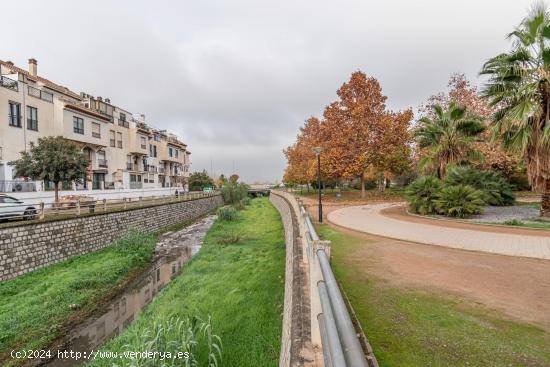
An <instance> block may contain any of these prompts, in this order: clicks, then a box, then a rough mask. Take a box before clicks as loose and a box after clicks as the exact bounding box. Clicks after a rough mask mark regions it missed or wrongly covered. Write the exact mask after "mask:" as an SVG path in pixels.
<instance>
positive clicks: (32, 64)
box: [29, 58, 38, 76]
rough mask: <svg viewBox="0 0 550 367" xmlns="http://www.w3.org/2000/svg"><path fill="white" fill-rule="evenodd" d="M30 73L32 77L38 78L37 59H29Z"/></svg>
mask: <svg viewBox="0 0 550 367" xmlns="http://www.w3.org/2000/svg"><path fill="white" fill-rule="evenodd" d="M29 73H30V74H31V75H32V76H36V75H37V74H38V62H37V61H36V59H32V58H31V59H29Z"/></svg>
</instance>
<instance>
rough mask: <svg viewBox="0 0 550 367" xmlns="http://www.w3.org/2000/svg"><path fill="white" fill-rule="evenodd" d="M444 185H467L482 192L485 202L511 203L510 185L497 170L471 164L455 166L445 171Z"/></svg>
mask: <svg viewBox="0 0 550 367" xmlns="http://www.w3.org/2000/svg"><path fill="white" fill-rule="evenodd" d="M444 184H445V186H457V185H467V186H471V187H473V188H475V189H477V190H481V191H482V192H483V200H484V201H485V203H487V204H489V205H494V206H503V205H512V204H513V203H514V201H515V198H514V193H513V192H512V186H511V185H510V184H509V183H508V181H506V180H505V179H504V178H503V177H502V176H501V175H500V174H499V173H498V172H495V171H481V170H478V169H476V168H474V167H472V166H469V165H467V166H455V167H452V168H450V169H449V170H448V171H447V175H446V176H445V181H444Z"/></svg>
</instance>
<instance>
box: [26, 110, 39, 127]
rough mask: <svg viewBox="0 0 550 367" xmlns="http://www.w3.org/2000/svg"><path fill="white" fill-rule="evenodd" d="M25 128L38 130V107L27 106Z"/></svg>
mask: <svg viewBox="0 0 550 367" xmlns="http://www.w3.org/2000/svg"><path fill="white" fill-rule="evenodd" d="M27 129H29V130H34V131H38V109H37V108H36V107H31V106H27Z"/></svg>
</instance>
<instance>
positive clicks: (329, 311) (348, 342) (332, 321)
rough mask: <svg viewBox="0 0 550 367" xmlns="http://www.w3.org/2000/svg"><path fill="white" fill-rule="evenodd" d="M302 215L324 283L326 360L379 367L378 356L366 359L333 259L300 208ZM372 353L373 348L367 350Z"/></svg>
mask: <svg viewBox="0 0 550 367" xmlns="http://www.w3.org/2000/svg"><path fill="white" fill-rule="evenodd" d="M299 208H300V213H301V214H302V216H303V217H304V220H305V223H306V227H307V233H306V236H305V237H306V241H307V251H308V253H309V256H310V258H313V257H315V258H316V259H317V261H318V265H319V268H320V270H321V274H322V277H323V279H322V280H320V281H319V282H318V283H317V290H318V293H319V300H320V303H321V309H322V313H320V314H319V315H317V320H318V321H319V329H320V333H321V343H322V346H323V358H324V361H325V366H327V367H347V366H349V367H378V362H377V361H376V358H375V357H374V355H373V354H372V355H368V357H366V356H365V352H364V351H363V347H362V346H361V342H360V341H359V339H358V337H357V331H356V330H355V327H354V325H353V322H352V319H351V317H350V314H349V312H348V309H347V307H346V302H345V301H344V297H343V296H342V293H341V292H340V287H339V286H338V282H337V281H336V278H335V277H334V273H333V272H332V268H331V266H330V258H329V255H328V254H327V253H326V251H325V249H324V248H323V247H322V246H318V245H317V246H316V245H315V244H319V243H320V242H321V241H320V239H319V236H318V235H317V232H316V231H315V227H314V226H313V223H312V222H311V218H310V217H309V215H308V213H307V211H306V210H305V208H304V207H303V206H302V205H301V204H300V205H299ZM367 349H369V348H367Z"/></svg>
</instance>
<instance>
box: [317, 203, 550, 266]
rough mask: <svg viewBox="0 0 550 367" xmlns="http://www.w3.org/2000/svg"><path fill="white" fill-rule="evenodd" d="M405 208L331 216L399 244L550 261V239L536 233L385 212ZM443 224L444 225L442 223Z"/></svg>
mask: <svg viewBox="0 0 550 367" xmlns="http://www.w3.org/2000/svg"><path fill="white" fill-rule="evenodd" d="M396 206H403V204H376V205H361V206H352V207H346V208H343V209H338V210H334V211H332V212H330V213H329V214H328V215H327V218H328V220H329V221H330V222H332V223H334V224H336V225H338V226H341V227H345V228H349V229H353V230H356V231H360V232H366V233H371V234H375V235H379V236H384V237H389V238H395V239H399V240H405V241H411V242H418V243H424V244H429V245H437V246H444V247H451V248H457V249H463V250H470V251H482V252H489V253H495V254H501V255H509V256H523V257H531V258H538V259H546V260H550V237H549V236H548V235H547V234H543V233H541V234H540V235H537V234H536V232H533V233H532V234H531V233H530V234H529V235H527V234H526V233H521V232H520V234H513V233H506V232H512V231H502V230H499V228H495V227H493V228H491V227H490V226H480V228H479V230H476V229H475V227H473V226H477V225H470V226H464V228H460V227H459V226H447V225H445V224H444V223H441V224H435V223H434V222H436V221H434V220H423V219H421V218H420V220H418V218H417V217H411V218H415V220H405V219H403V218H399V216H395V215H386V214H385V213H384V210H385V209H388V208H392V207H396ZM441 222H442V221H441Z"/></svg>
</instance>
